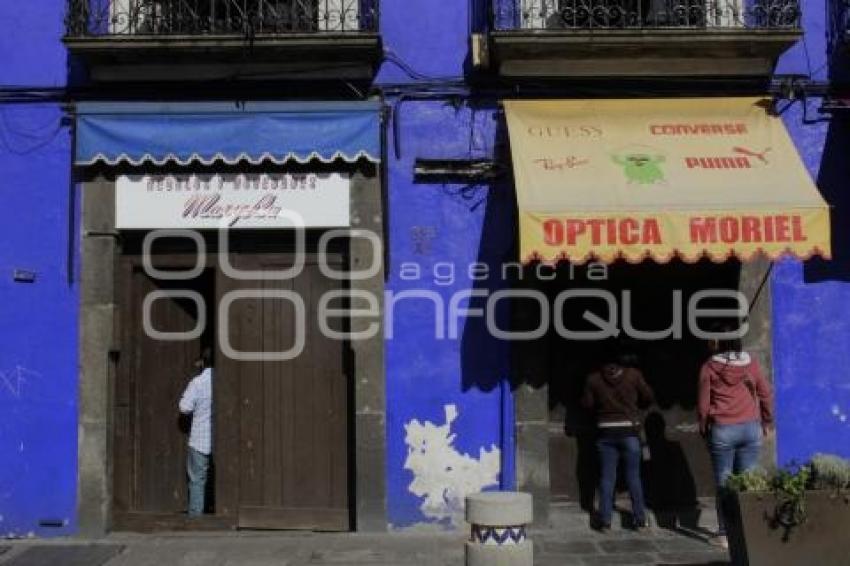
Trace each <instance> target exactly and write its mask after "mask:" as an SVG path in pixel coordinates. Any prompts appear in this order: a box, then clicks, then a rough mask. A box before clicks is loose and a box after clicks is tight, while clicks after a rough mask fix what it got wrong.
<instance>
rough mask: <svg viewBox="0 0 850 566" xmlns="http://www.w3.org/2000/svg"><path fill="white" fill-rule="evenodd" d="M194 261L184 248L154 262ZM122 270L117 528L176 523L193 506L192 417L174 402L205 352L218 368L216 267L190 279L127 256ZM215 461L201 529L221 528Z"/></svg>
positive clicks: (172, 265) (178, 266) (181, 264)
mask: <svg viewBox="0 0 850 566" xmlns="http://www.w3.org/2000/svg"><path fill="white" fill-rule="evenodd" d="M194 265H195V261H194V258H193V257H191V256H187V255H181V254H172V255H159V256H157V257H156V260H155V268H156V269H157V270H160V271H162V272H163V273H168V272H176V271H182V272H187V271H189V270H191V269H192V267H193V266H194ZM119 273H120V274H121V275H122V276H123V277H121V278H119V281H120V285H121V286H122V291H123V293H122V295H123V299H122V301H121V314H120V317H119V319H120V320H121V321H124V322H125V323H124V324H122V325H121V346H120V350H119V356H120V359H119V363H118V366H117V367H118V371H117V374H116V379H115V389H114V391H115V393H114V419H115V425H114V436H113V476H114V484H113V498H114V509H115V514H114V515H115V516H114V521H115V526H116V527H117V528H119V529H120V528H128V529H136V528H138V529H141V530H146V529H148V528H179V527H180V526H181V523H183V522H184V521H185V518H186V511H187V505H188V490H187V470H186V467H187V444H188V436H189V431H190V427H191V416H190V415H182V414H181V413H180V412H179V410H178V409H177V406H178V402H179V400H180V397H181V396H182V394H183V392H184V391H185V389H186V386H187V385H188V383H189V381H190V380H191V379H192V378H193V377H195V375H197V374H198V373H199V369H198V368H197V365H196V364H197V361H198V360H199V358H200V357H201V354H202V352H204V351H209V352H212V353H213V354H212V364H213V367H215V361H216V360H215V355H214V352H215V334H214V329H215V326H216V325H215V317H216V312H215V296H216V288H215V287H216V285H215V279H216V277H215V272H214V270H212V269H208V268H205V269H203V270H202V271H201V272H200V274H199V275H197V276H195V277H192V278H190V279H184V280H171V279H165V278H157V277H153V276H152V275H151V274H150V273H148V272H147V270H146V269H145V268H144V266H143V265H142V262H141V259H140V256H133V255H125V256H122V257H121V259H120V266H119ZM190 294H191V296H190ZM198 297H200V299H201V300H197V298H198ZM146 298H147V299H146ZM146 300H147V301H148V305H147V306H148V316H147V317H145V314H144V309H145V302H146ZM146 325H147V326H148V327H149V328H147V329H146ZM177 333H180V334H182V336H179V337H178V336H177ZM215 464H216V462H215V459H214V458H211V461H210V469H209V472H208V478H207V482H206V497H205V503H206V505H205V514H204V517H203V518H202V519H201V520H198V521H195V524H196V526H197V527H199V528H203V527H214V526H217V523H216V522H215V520H214V517H215V491H216V490H215V484H216V473H215V471H216V465H215ZM140 520H141V522H142V523H144V524H140V522H139V521H140Z"/></svg>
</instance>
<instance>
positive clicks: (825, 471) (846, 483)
mask: <svg viewBox="0 0 850 566" xmlns="http://www.w3.org/2000/svg"><path fill="white" fill-rule="evenodd" d="M811 468H812V488H813V489H834V490H836V491H838V492H841V491H844V490H847V489H850V460H846V459H844V458H841V457H839V456H835V455H832V454H815V455H814V456H813V457H812V462H811Z"/></svg>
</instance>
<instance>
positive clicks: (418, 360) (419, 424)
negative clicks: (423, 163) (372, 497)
mask: <svg viewBox="0 0 850 566" xmlns="http://www.w3.org/2000/svg"><path fill="white" fill-rule="evenodd" d="M470 4H471V2H470V3H467V2H441V3H439V6H436V5H435V4H434V2H432V1H429V0H410V1H405V2H401V1H393V0H384V2H383V3H382V34H383V37H384V42H385V46H386V48H387V50H388V52H389V53H390V56H391V57H397V58H399V59H401V60H402V61H403V62H404V63H405V64H406V65H408V66H409V67H411V68H412V69H413V70H414V71H415V73H413V74H411V73H409V72H405V71H404V70H403V69H402V68H400V66H399V65H397V64H395V63H394V62H392V61H388V62H387V63H385V65H384V66H383V68H382V71H381V73H380V75H379V82H380V83H381V84H383V85H385V86H387V85H405V86H407V87H412V86H413V85H414V84H416V83H420V84H421V83H422V82H423V81H433V80H436V79H439V80H441V81H444V80H447V79H449V80H451V79H459V78H460V79H462V78H463V76H464V73H465V69H466V67H467V65H468V62H467V57H468V46H469V33H470V18H471V13H470ZM411 22H415V25H411ZM387 102H388V104H390V105H391V106H392V107H393V108H394V112H393V117H392V121H391V122H390V124H389V127H390V128H391V130H392V129H395V131H396V132H397V134H398V140H399V144H398V145H397V146H396V144H394V143H393V141H392V140H393V138H394V136H393V131H391V132H390V134H389V135H388V139H389V140H390V141H389V150H388V153H389V156H388V170H389V183H388V188H389V189H388V190H389V208H388V212H387V219H388V222H389V239H388V245H389V262H388V264H387V271H388V282H387V290H388V291H389V292H390V293H393V294H399V293H404V292H409V291H411V290H415V291H417V292H421V291H425V292H433V293H436V294H437V295H438V297H439V300H440V301H442V303H443V305H442V306H441V307H439V308H440V309H442V312H443V313H444V314H445V319H446V321H445V323H444V324H443V325H442V326H443V330H444V331H445V332H446V333H447V332H448V326H449V325H450V321H449V316H448V314H447V313H448V310H449V304H450V301H451V298H452V296H455V295H456V294H457V293H464V292H469V291H471V290H476V291H477V292H484V293H490V292H493V291H494V290H496V289H498V288H499V286H500V285H501V284H500V283H499V282H498V277H491V278H488V279H486V280H485V279H483V278H482V280H473V279H472V278H471V277H470V274H469V271H468V267H469V265H471V264H475V263H479V262H480V263H484V264H487V265H488V266H490V267H491V268H492V269H493V271H495V273H496V274H498V267H497V266H499V265H501V263H503V262H504V261H509V260H510V258H511V256H510V253H511V250H512V246H513V238H514V233H513V230H514V228H513V225H514V219H513V214H514V212H513V207H514V204H513V202H514V197H513V187H512V186H489V185H480V186H478V185H476V186H463V185H456V184H440V183H433V182H423V181H421V180H417V179H414V175H413V168H414V160H415V159H416V158H452V159H464V158H475V157H482V158H489V157H492V156H493V152H494V144H495V140H496V139H497V137H498V136H497V128H498V121H497V116H496V103H495V102H492V101H491V102H484V103H473V102H471V101H470V100H469V99H468V98H466V97H464V96H460V97H458V98H457V100H456V101H454V104H453V103H452V102H450V101H448V100H447V98H446V97H445V96H443V97H440V99H439V100H432V101H429V100H406V101H404V102H403V103H399V99H398V97H394V96H390V97H389V98H388V100H387ZM417 269H418V270H419V272H420V274H419V275H418V276H417V275H416V270H417ZM481 302H482V301H481V299H473V300H472V301H466V300H464V301H463V303H462V304H463V305H466V306H468V307H469V308H477V307H478V306H480V305H481ZM503 315H504V312H501V313H500V316H502V317H503ZM438 318H440V317H439V315H437V314H436V311H435V306H434V304H433V303H432V302H431V300H428V299H421V298H420V299H401V300H399V302H398V303H397V304H396V307H395V309H394V323H393V331H394V336H393V337H392V338H391V339H388V341H387V345H386V368H387V370H386V372H387V374H386V377H387V448H388V458H387V478H388V493H387V503H388V515H389V517H388V520H389V523H390V525H391V526H392V527H393V528H410V527H416V526H422V525H425V524H438V525H442V526H443V527H446V528H451V527H452V523H453V520H454V521H455V526H456V525H457V520H458V518H459V517H458V512H459V511H461V510H460V509H459V508H458V507H457V504H458V501H457V499H458V498H461V501H462V495H463V493H462V492H463V491H464V489H469V488H470V487H472V488H474V487H483V488H485V489H495V488H498V487H499V486H504V487H511V486H512V485H513V469H514V464H513V438H512V434H513V433H512V430H513V423H512V406H513V402H512V398H511V393H510V388H509V387H505V384H506V380H507V378H508V372H509V361H510V358H509V354H510V350H509V348H508V347H507V345H506V344H503V343H498V342H497V341H495V340H492V339H491V338H489V337H488V335H487V334H486V332H485V331H484V327H483V322H482V321H481V320H480V319H478V318H471V319H469V320H468V321H467V320H466V319H465V317H461V320H460V326H459V332H458V333H457V337H456V338H450V337H448V336H446V337H444V338H440V337H438V336H437V335H436V333H435V330H434V329H435V321H436V320H437V319H438ZM447 406H454V408H455V409H456V411H457V415H458V416H457V419H456V420H454V421H453V422H452V423H451V425H450V430H446V429H442V432H441V431H439V430H433V429H434V427H437V428H439V427H445V426H446V408H447ZM429 423H430V426H431V427H432V428H431V429H429V428H428V426H429ZM417 431H418V432H421V433H423V434H425V440H424V441H423V442H424V445H422V444H416V443H415V442H414V439H417V440H420V441H422V439H421V438H420V437H419V436H417V434H416V433H417ZM445 434H450V435H453V436H452V438H453V441H452V442H451V443H450V447H449V448H450V450H451V451H452V455H450V456H449V455H446V453H445V452H444V451H443V450H444V449H445V448H446V444H447V443H446V442H445V441H443V442H441V440H440V439H441V438H442V437H444V436H445ZM482 451H484V454H482ZM496 451H498V454H496ZM494 455H495V457H497V458H498V462H499V468H500V471H501V473H498V472H499V470H497V475H496V477H495V480H494V481H493V476H492V475H490V476H487V474H486V473H484V474H483V476H482V469H484V468H487V467H488V462H489V463H492V459H493V458H494ZM458 464H460V465H465V466H467V467H466V468H465V469H457V465H458ZM422 466H428V467H431V468H432V473H431V474H424V473H423V472H422V470H420V469H419V468H421V467H422ZM453 466H454V467H455V468H454V469H451V468H453ZM491 471H492V470H491ZM426 475H427V477H425V476H426ZM482 477H489V480H488V479H482ZM483 482H487V483H486V484H483V485H482V483H483ZM425 491H427V492H428V493H429V494H431V498H429V496H428V495H424V494H423V493H424V492H425ZM440 498H442V500H443V501H442V502H440V501H437V500H439V499H440ZM435 501H437V503H436V508H434V509H425V508H427V507H429V505H434V504H435V503H434V502H435ZM450 515H451V516H452V517H449V516H450Z"/></svg>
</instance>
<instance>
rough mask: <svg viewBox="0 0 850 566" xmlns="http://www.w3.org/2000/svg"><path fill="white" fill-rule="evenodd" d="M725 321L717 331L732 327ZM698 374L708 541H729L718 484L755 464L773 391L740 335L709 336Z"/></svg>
mask: <svg viewBox="0 0 850 566" xmlns="http://www.w3.org/2000/svg"><path fill="white" fill-rule="evenodd" d="M734 331H735V328H734V327H732V326H730V325H726V326H723V327H719V328H718V332H722V333H731V332H734ZM709 349H710V350H711V352H712V353H713V355H712V356H711V357H710V358H709V359H708V360H707V361H706V362H705V363H704V364H703V366H702V370H701V371H700V377H699V399H698V416H699V427H700V432H701V433H702V435H703V436H704V437H705V438H706V440H707V442H708V448H709V451H710V452H711V462H712V466H713V468H714V481H715V483H716V486H717V489H718V494H717V522H718V532H717V536H715V537H714V538H713V539H712V540H711V541H710V542H712V543H713V544H715V545H718V546H721V547H723V548H727V547H728V542H727V540H726V526H725V523H724V521H723V512H722V505H721V502H722V499H723V493H722V490H723V489H724V487H725V485H726V481H727V480H728V479H729V476H730V475H732V473H733V472H734V473H741V472H746V471H749V470H752V469H753V468H755V467H757V466H758V461H759V453H760V451H761V445H762V438H763V437H765V436H767V435H769V434H771V433H772V430H773V395H772V393H771V389H770V384H769V383H768V381H767V379H766V378H765V376H764V373H763V372H762V369H761V366H760V365H759V363H758V362H757V361H756V360H755V358H753V357H752V356H751V355H750V354H748V353H747V352H745V351H744V350H743V348H742V346H741V341H740V340H738V339H730V340H713V341H711V342H710V343H709Z"/></svg>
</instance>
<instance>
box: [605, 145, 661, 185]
mask: <svg viewBox="0 0 850 566" xmlns="http://www.w3.org/2000/svg"><path fill="white" fill-rule="evenodd" d="M611 159H613V161H614V163H616V164H617V165H619V166H620V167H622V168H623V174H624V175H625V176H626V181H628V183H629V184H630V185H633V184H637V185H657V184H664V183H666V182H667V178H666V177H665V175H664V169H663V168H662V165H663V164H664V162H665V161H666V158H665V157H664V155H662V154H661V153H660V152H659V151H657V150H655V149H653V148H651V147H648V146H633V147H629V148H624V149H622V150H619V151H617V152H616V153H613V154H611Z"/></svg>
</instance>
